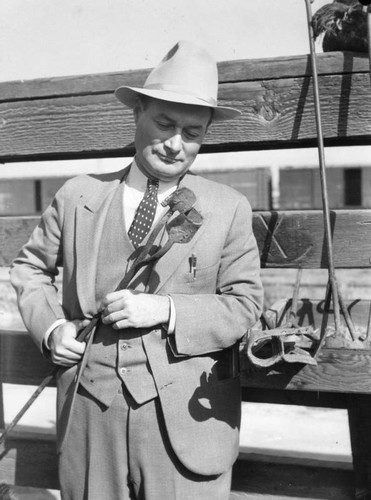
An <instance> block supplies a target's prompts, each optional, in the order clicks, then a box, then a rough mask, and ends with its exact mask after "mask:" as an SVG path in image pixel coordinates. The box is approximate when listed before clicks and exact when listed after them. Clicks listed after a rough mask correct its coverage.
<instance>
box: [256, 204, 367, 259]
mask: <svg viewBox="0 0 371 500" xmlns="http://www.w3.org/2000/svg"><path fill="white" fill-rule="evenodd" d="M331 224H332V231H333V251H334V264H335V266H336V267H338V268H353V267H354V268H358V267H370V264H371V260H370V258H371V251H370V242H371V232H370V228H371V211H370V210H351V211H350V210H333V211H331ZM253 225H254V226H253V227H254V233H255V235H256V239H257V241H258V245H259V249H260V253H261V263H262V267H291V268H299V267H301V268H307V269H314V268H326V267H327V265H328V262H327V256H326V249H325V241H324V230H323V215H322V211H316V210H308V211H280V212H274V211H273V212H255V213H254V221H253ZM354 242H357V244H356V245H355V244H354Z"/></svg>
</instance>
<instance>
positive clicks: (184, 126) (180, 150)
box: [134, 99, 211, 182]
mask: <svg viewBox="0 0 371 500" xmlns="http://www.w3.org/2000/svg"><path fill="white" fill-rule="evenodd" d="M134 117H135V123H136V134H135V147H136V160H137V163H138V166H139V168H140V170H142V172H143V173H144V174H146V175H147V176H149V177H155V178H157V179H159V180H161V181H163V182H171V181H174V180H177V179H179V178H180V177H181V176H182V175H183V174H184V173H185V172H186V171H187V170H188V169H189V167H190V166H191V165H192V163H193V161H194V160H195V158H196V156H197V153H198V152H199V150H200V147H201V144H202V141H203V139H204V137H205V134H206V131H207V128H208V125H209V122H210V118H211V110H210V109H209V108H206V107H203V106H191V105H188V104H179V103H173V102H168V101H160V100H158V99H148V102H147V101H146V104H145V106H144V105H143V104H142V103H140V104H139V105H138V107H137V108H136V109H135V112H134Z"/></svg>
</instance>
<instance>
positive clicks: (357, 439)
mask: <svg viewBox="0 0 371 500" xmlns="http://www.w3.org/2000/svg"><path fill="white" fill-rule="evenodd" d="M349 403H350V404H349V407H348V416H349V430H350V439H351V444H352V455H353V464H354V472H355V491H356V495H355V498H356V499H357V500H369V499H370V498H371V420H370V412H371V396H370V395H369V394H367V395H353V396H351V399H350V401H349Z"/></svg>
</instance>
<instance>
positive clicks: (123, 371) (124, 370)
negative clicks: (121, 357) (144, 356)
mask: <svg viewBox="0 0 371 500" xmlns="http://www.w3.org/2000/svg"><path fill="white" fill-rule="evenodd" d="M128 371H129V370H128V368H120V373H121V375H125V374H126V373H127V372H128Z"/></svg>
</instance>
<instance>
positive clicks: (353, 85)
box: [0, 55, 371, 161]
mask: <svg viewBox="0 0 371 500" xmlns="http://www.w3.org/2000/svg"><path fill="white" fill-rule="evenodd" d="M326 58H327V55H325V57H324V59H323V61H325V60H327V59H326ZM300 61H301V66H300V68H299V69H300V71H299V69H298V70H295V64H293V63H292V62H290V60H289V59H286V60H285V61H282V62H281V64H279V65H278V66H279V67H278V66H277V65H276V69H277V71H278V70H280V71H281V72H282V74H283V77H280V73H273V72H272V73H269V72H268V71H267V68H268V65H267V63H266V62H264V64H263V69H262V70H261V71H260V72H259V69H257V70H256V71H255V72H252V74H253V75H255V80H251V74H250V75H248V70H246V68H251V67H252V65H253V64H256V65H257V68H258V67H259V64H260V63H259V61H245V62H244V61H238V62H237V63H229V65H228V69H227V66H226V70H225V76H224V78H225V82H226V83H221V85H220V92H219V94H220V95H219V97H220V101H221V102H222V103H223V104H224V105H230V106H233V107H238V108H239V109H240V110H241V111H242V112H243V116H242V118H241V119H239V120H235V121H232V122H226V123H223V122H220V123H218V122H216V123H215V124H213V126H212V127H211V130H210V134H208V136H207V137H206V140H205V145H204V147H203V151H208V152H211V151H228V150H229V151H235V150H245V149H253V148H254V149H261V148H272V147H275V148H279V147H298V146H308V145H315V144H316V142H317V140H316V126H315V119H314V104H313V92H312V84H311V78H310V77H309V76H303V61H304V60H303V59H301V60H300ZM305 61H306V62H305V64H306V65H307V64H308V60H307V57H306V58H305ZM362 62H363V59H362ZM245 64H246V68H245V67H244V65H245ZM285 64H286V65H288V69H287V70H285V69H284V67H285ZM338 66H339V64H338ZM348 66H349V68H346V69H344V68H343V71H344V72H345V73H344V74H339V73H334V74H325V73H324V74H323V75H322V76H320V78H319V81H320V93H321V101H322V108H323V109H322V118H323V124H322V126H323V131H324V136H325V141H326V144H329V145H335V144H338V145H346V144H362V143H363V144H368V143H369V141H370V139H371V121H370V116H371V99H370V91H369V76H368V73H367V72H366V71H365V70H364V68H363V66H362V70H361V71H360V70H359V69H358V70H357V71H358V72H353V68H352V64H351V63H349V61H348ZM330 68H331V66H330V67H329V69H330ZM329 69H328V70H327V71H329ZM337 69H338V70H339V67H338V68H337ZM295 71H296V72H297V73H299V75H294V73H295ZM289 74H293V75H294V76H292V77H288V76H287V75H289ZM306 74H307V75H308V74H309V69H306ZM140 75H141V78H143V76H144V74H143V72H140ZM264 75H266V78H264V79H262V77H263V76H264ZM269 75H270V77H269ZM88 78H89V77H86V80H84V79H83V77H80V78H79V79H78V81H77V83H76V80H74V79H72V80H71V79H57V80H56V82H55V86H54V85H53V81H52V80H47V81H46V82H45V85H44V87H42V86H41V88H44V90H43V91H42V92H41V94H43V93H44V94H45V95H42V96H41V97H36V96H37V95H38V93H37V91H36V90H35V87H36V84H35V82H34V83H27V82H25V83H23V84H20V88H22V89H23V90H22V91H20V94H21V95H26V96H27V97H24V98H21V97H18V96H17V95H16V93H15V94H14V95H13V97H12V98H10V96H9V95H8V99H6V100H4V101H3V102H2V103H0V123H1V128H0V151H1V153H0V161H21V160H27V159H29V160H30V159H54V158H82V157H83V158H91V157H99V156H128V155H132V154H133V120H132V113H131V112H130V110H127V109H126V108H125V107H124V106H122V105H121V104H120V103H119V102H118V101H117V100H116V99H115V97H114V96H113V93H112V91H113V87H114V86H112V84H110V85H108V82H110V81H111V80H110V78H109V77H107V76H102V77H101V78H102V83H101V84H98V83H97V85H98V87H97V88H98V90H93V91H90V92H89V91H87V87H88V86H89V79H88ZM99 78H100V77H99V76H98V75H97V76H95V77H94V81H96V82H99ZM133 78H134V80H135V78H136V77H135V76H134V77H133V73H132V72H129V74H128V81H129V83H130V84H131V82H132V81H133ZM27 85H29V86H30V89H31V90H29V91H28V92H27ZM69 85H70V88H69ZM107 86H108V87H109V88H106V87H107ZM53 87H54V89H53ZM1 88H2V84H0V89H1ZM4 91H5V92H6V91H7V93H8V94H9V92H10V90H9V86H8V87H6V88H5V89H4ZM33 91H35V92H36V94H33V93H32V92H33Z"/></svg>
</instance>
